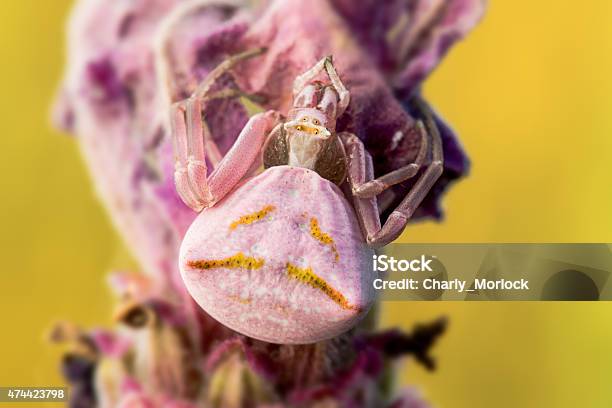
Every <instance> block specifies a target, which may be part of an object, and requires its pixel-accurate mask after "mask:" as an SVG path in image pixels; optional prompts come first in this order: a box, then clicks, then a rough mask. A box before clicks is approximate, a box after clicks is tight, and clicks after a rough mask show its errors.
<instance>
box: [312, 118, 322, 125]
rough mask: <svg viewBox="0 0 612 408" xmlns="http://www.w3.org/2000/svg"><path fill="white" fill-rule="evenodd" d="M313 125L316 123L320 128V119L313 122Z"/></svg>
mask: <svg viewBox="0 0 612 408" xmlns="http://www.w3.org/2000/svg"><path fill="white" fill-rule="evenodd" d="M312 123H314V124H315V125H316V126H319V125H320V124H321V122H319V120H318V119H315V120H313V121H312Z"/></svg>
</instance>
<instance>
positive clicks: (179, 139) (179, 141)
mask: <svg viewBox="0 0 612 408" xmlns="http://www.w3.org/2000/svg"><path fill="white" fill-rule="evenodd" d="M278 118H279V114H278V113H277V112H275V111H268V112H265V113H259V114H257V115H255V116H253V117H251V118H250V119H249V121H248V122H247V124H246V125H245V126H244V128H243V129H242V131H241V132H240V135H239V136H238V138H237V139H236V141H235V142H234V144H233V145H232V147H231V148H230V150H229V151H228V152H227V154H226V155H225V157H223V159H222V160H221V161H220V162H219V163H218V165H217V166H216V167H215V169H214V171H213V172H212V173H211V174H210V176H208V175H207V168H206V157H205V151H204V137H203V136H202V129H203V128H202V118H201V106H200V103H199V101H198V99H192V98H189V99H188V100H187V101H186V102H179V103H178V104H175V105H174V106H173V114H172V137H173V141H174V149H175V160H176V161H175V173H174V181H175V185H176V190H177V192H178V194H179V196H180V197H181V199H182V200H183V202H184V203H185V204H187V205H188V206H189V207H191V208H192V209H193V210H195V211H201V210H202V209H204V208H208V207H211V206H213V205H214V204H215V203H216V202H218V201H219V200H221V199H222V198H223V197H225V195H226V194H227V193H229V192H230V191H231V190H232V189H233V188H234V187H235V186H236V184H237V183H238V182H239V181H240V180H241V179H242V178H243V177H244V176H245V175H246V174H247V173H248V171H249V169H250V168H251V165H252V164H253V163H254V162H255V160H256V159H257V157H259V155H260V154H261V153H260V151H261V147H262V146H263V144H264V141H265V138H266V136H267V134H268V133H269V132H270V130H271V129H272V128H273V127H274V125H275V124H276V123H277V122H278Z"/></svg>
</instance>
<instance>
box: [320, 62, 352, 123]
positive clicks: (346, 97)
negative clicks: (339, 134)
mask: <svg viewBox="0 0 612 408" xmlns="http://www.w3.org/2000/svg"><path fill="white" fill-rule="evenodd" d="M325 71H326V72H327V76H328V77H329V79H330V81H331V83H332V85H333V86H334V89H335V90H336V92H338V97H339V99H338V108H337V112H336V117H340V116H341V115H342V114H343V113H344V111H345V110H346V108H347V107H348V105H349V102H350V101H351V94H350V93H349V91H348V89H346V87H345V86H344V84H343V83H342V81H341V80H340V77H339V76H338V73H337V72H336V68H335V67H334V63H333V60H332V57H331V55H330V56H328V57H327V58H325Z"/></svg>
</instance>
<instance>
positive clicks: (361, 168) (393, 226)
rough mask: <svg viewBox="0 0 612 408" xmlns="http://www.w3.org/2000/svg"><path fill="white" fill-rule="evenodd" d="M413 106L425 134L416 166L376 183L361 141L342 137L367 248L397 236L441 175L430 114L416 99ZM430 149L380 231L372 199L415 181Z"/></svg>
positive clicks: (439, 149) (439, 146) (440, 156)
mask: <svg viewBox="0 0 612 408" xmlns="http://www.w3.org/2000/svg"><path fill="white" fill-rule="evenodd" d="M416 105H417V108H418V109H419V110H420V111H421V113H422V115H423V117H424V121H425V126H424V130H425V132H424V133H422V134H423V135H424V136H425V137H424V140H423V142H422V143H421V149H420V150H419V153H418V154H417V158H416V159H415V162H414V163H410V164H408V165H407V166H404V167H401V168H399V169H397V170H395V171H393V172H391V173H389V174H386V175H384V176H382V177H379V178H378V179H374V178H373V166H372V159H371V157H370V155H369V154H368V153H367V151H366V150H365V148H364V146H363V143H362V142H361V140H359V138H357V136H355V135H352V134H347V133H343V134H341V138H342V141H343V142H344V144H345V148H346V151H347V156H348V160H349V163H348V164H349V169H348V173H349V174H348V179H349V183H350V187H351V190H352V191H353V194H354V195H355V199H354V202H355V211H356V213H357V217H358V218H359V220H360V223H361V225H362V228H363V230H364V234H365V236H366V240H367V242H368V244H369V245H370V246H372V247H375V248H376V247H382V246H385V245H387V244H389V243H390V242H392V241H393V240H395V239H396V238H397V237H399V236H400V234H401V233H402V231H403V230H404V228H405V227H406V224H407V223H408V220H409V219H410V218H411V217H412V215H413V214H414V212H415V211H416V209H417V208H418V207H419V205H420V204H421V202H422V201H423V199H424V198H425V196H426V195H427V193H429V190H431V188H432V187H433V185H434V184H435V182H436V181H437V180H438V178H439V177H440V176H441V175H442V171H443V168H444V164H443V158H444V154H443V150H442V141H441V138H440V133H439V132H438V128H437V126H436V124H435V122H434V120H433V115H432V112H431V110H430V109H429V107H428V106H427V105H426V104H425V102H423V101H422V100H420V99H417V100H416ZM419 126H421V125H419ZM429 145H431V161H430V163H429V164H428V165H427V168H426V169H425V171H424V172H423V173H422V174H421V176H420V177H419V178H418V180H417V182H416V183H415V185H414V186H413V187H412V188H411V189H410V191H409V192H408V194H407V195H406V197H405V198H404V199H403V200H402V202H401V203H400V204H399V206H398V207H397V208H396V209H395V210H394V211H393V212H392V213H391V215H389V218H388V219H387V221H386V222H385V224H384V225H383V226H382V227H381V224H380V219H379V214H378V206H377V205H376V199H375V196H376V195H377V194H379V193H380V192H382V191H384V190H385V189H387V188H389V187H391V186H392V185H395V184H398V183H401V182H402V181H405V180H407V179H409V178H411V177H414V176H415V175H416V174H417V173H418V171H419V169H420V167H421V166H422V165H423V163H424V161H425V158H426V156H427V150H428V146H429Z"/></svg>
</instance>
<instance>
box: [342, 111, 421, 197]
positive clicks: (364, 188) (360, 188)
mask: <svg viewBox="0 0 612 408" xmlns="http://www.w3.org/2000/svg"><path fill="white" fill-rule="evenodd" d="M416 128H417V129H418V131H419V133H420V134H421V145H420V148H419V152H418V153H417V156H416V158H415V159H414V162H412V163H410V164H407V165H405V166H402V167H400V168H399V169H396V170H393V171H392V172H390V173H387V174H385V175H383V176H381V177H378V178H377V179H369V181H365V182H362V183H354V184H353V185H352V191H353V194H354V195H355V196H357V197H362V198H366V197H374V196H377V195H378V194H380V193H382V192H383V191H385V190H386V189H388V188H389V187H392V186H394V185H396V184H399V183H402V182H404V181H406V180H408V179H411V178H412V177H414V176H416V174H417V173H418V172H419V170H420V169H421V167H422V166H423V164H424V163H425V160H426V159H427V152H428V149H429V136H428V135H427V131H426V130H425V127H424V125H423V122H421V121H420V120H419V121H417V123H416ZM341 137H344V139H345V140H344V141H345V144H361V140H359V139H358V138H357V136H354V135H350V134H349V135H348V136H341ZM356 149H358V150H360V151H358V152H356V154H357V155H361V154H363V153H361V150H364V147H363V144H361V147H356Z"/></svg>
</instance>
